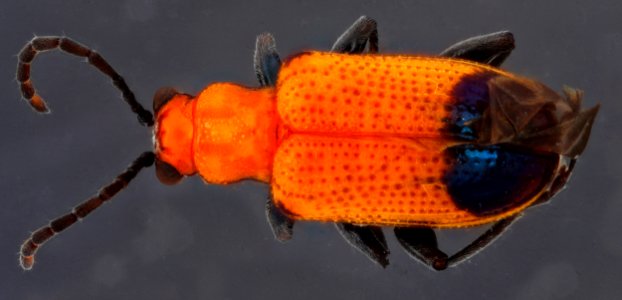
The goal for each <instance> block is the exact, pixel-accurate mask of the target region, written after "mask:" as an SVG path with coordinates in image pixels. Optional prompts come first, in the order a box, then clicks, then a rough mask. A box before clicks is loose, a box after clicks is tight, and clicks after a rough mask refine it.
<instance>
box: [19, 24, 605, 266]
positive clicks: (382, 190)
mask: <svg viewBox="0 0 622 300" xmlns="http://www.w3.org/2000/svg"><path fill="white" fill-rule="evenodd" d="M55 49H60V50H62V51H64V52H67V53H70V54H74V55H77V56H79V57H84V58H86V59H87V61H88V62H89V63H90V64H91V65H93V66H94V67H96V68H97V69H99V70H100V71H101V72H102V73H103V74H105V75H107V76H108V77H110V78H111V79H112V82H113V84H114V85H115V86H116V87H117V88H119V89H120V90H121V92H122V93H123V99H124V100H125V101H126V102H127V103H128V104H129V105H130V107H131V109H132V111H133V112H135V113H136V114H137V116H138V119H139V121H140V123H141V124H143V125H146V126H149V127H153V135H154V150H153V152H151V151H148V152H145V153H143V154H141V155H140V156H139V157H138V158H137V159H136V160H135V161H134V162H133V163H132V164H131V165H130V166H129V167H128V169H127V170H126V171H124V172H123V173H121V174H120V175H119V176H118V177H117V178H115V180H114V181H113V182H112V183H111V184H109V185H107V186H105V187H103V188H102V189H101V190H100V191H99V192H98V193H97V194H96V195H95V196H93V197H92V198H90V199H88V200H86V201H85V202H83V203H82V204H80V205H78V206H76V207H75V208H74V209H73V210H72V211H71V212H70V213H68V214H66V215H64V216H61V217H59V218H57V219H55V220H53V221H52V222H50V223H49V224H48V225H46V226H43V227H41V228H40V229H38V230H36V231H35V232H33V233H32V234H31V236H30V237H29V238H28V239H27V240H26V241H25V242H24V243H23V245H22V247H21V251H20V263H21V266H22V267H23V268H24V269H30V268H32V266H33V264H34V255H35V253H36V252H37V250H38V248H39V247H40V246H41V245H42V244H43V243H44V242H46V241H47V240H49V239H50V238H51V237H53V236H54V235H55V234H57V233H59V232H61V231H63V230H65V229H66V228H67V227H69V226H71V225H72V224H74V223H75V222H76V221H77V220H79V219H82V218H84V217H86V216H87V215H88V214H89V213H91V212H92V211H93V210H95V209H96V208H98V207H99V206H100V205H101V204H103V203H105V202H106V201H107V200H109V199H111V198H112V197H113V196H115V194H116V193H118V192H119V191H120V190H122V189H123V188H125V187H126V186H127V185H128V184H129V182H130V181H131V180H132V179H133V178H134V177H135V176H136V175H137V173H138V172H139V171H140V170H141V169H142V168H144V167H148V166H150V165H152V164H154V163H155V171H156V174H157V177H158V178H159V180H160V181H161V182H162V183H165V184H175V183H177V182H179V181H180V180H181V179H182V178H183V177H185V176H192V175H200V176H201V177H202V178H203V179H204V180H205V181H206V182H207V183H212V184H229V183H234V182H237V181H240V180H244V179H254V180H258V181H261V182H265V183H267V184H269V185H270V187H271V193H270V197H269V200H268V202H267V205H266V214H267V218H268V221H269V224H270V226H271V228H272V230H273V232H274V235H275V237H276V238H277V239H278V240H280V241H285V240H288V239H290V238H291V237H292V233H293V226H294V223H295V222H297V221H321V222H333V223H335V224H336V227H337V228H338V230H339V232H340V233H341V234H342V236H343V237H344V238H345V239H346V240H347V241H348V242H349V243H350V244H351V245H353V246H354V247H356V248H357V249H359V250H360V251H361V252H362V253H364V254H365V255H366V256H367V257H368V258H370V259H371V260H372V261H374V262H376V263H378V264H379V265H381V266H383V267H384V266H386V265H388V263H389V261H388V254H389V250H388V247H387V243H386V240H385V237H384V235H383V232H382V227H393V228H394V233H395V235H396V237H397V239H398V241H399V242H400V244H401V245H402V246H403V248H404V249H405V250H406V251H407V253H408V254H409V255H410V256H412V257H414V258H415V259H417V260H418V261H420V262H422V263H423V264H425V265H427V266H428V267H431V268H434V269H437V270H442V269H445V268H447V267H449V266H454V265H457V264H458V263H460V262H462V261H464V260H465V259H467V258H469V257H470V256H472V255H473V254H475V253H476V252H477V251H478V250H480V249H482V248H483V247H485V246H486V245H488V244H489V243H491V242H492V241H493V240H494V239H495V237H497V236H499V235H500V234H501V233H502V232H503V231H504V230H505V229H506V228H507V227H508V226H509V225H510V224H511V223H512V222H513V221H514V220H516V219H517V217H518V216H520V214H521V212H522V211H524V210H525V209H526V208H528V207H530V206H533V205H535V204H539V203H542V202H546V201H548V200H549V199H550V198H551V197H553V196H554V195H555V194H556V193H557V192H558V191H560V190H561V188H562V187H563V186H564V185H565V184H566V181H567V180H568V178H569V176H570V173H571V172H572V169H573V167H574V165H575V162H576V160H577V158H578V157H579V155H580V154H581V153H582V152H583V150H584V149H585V146H586V144H587V141H588V139H589V134H590V131H591V127H592V124H593V122H594V119H595V117H596V115H597V112H598V108H599V106H598V105H597V106H595V107H593V108H590V109H585V110H582V108H581V101H582V92H580V91H578V90H575V89H571V88H565V89H564V91H563V93H562V94H558V93H556V92H554V91H553V90H551V89H549V88H548V87H546V86H544V85H543V84H541V83H539V82H537V81H534V80H531V79H528V78H524V77H521V76H517V75H514V74H512V73H509V72H506V71H504V70H501V69H499V66H500V65H501V64H502V63H503V61H504V60H505V59H506V58H507V57H508V56H509V55H510V52H511V51H512V50H513V49H514V38H513V35H512V34H511V33H510V32H507V31H502V32H496V33H491V34H487V35H482V36H477V37H473V38H470V39H467V40H464V41H461V42H459V43H457V44H454V45H452V46H450V47H449V48H447V49H446V50H445V51H443V52H442V53H441V54H440V55H438V56H423V55H382V54H379V53H378V31H377V26H376V22H375V21H374V20H373V19H370V18H368V17H365V16H362V17H361V18H359V19H358V20H357V21H356V22H354V24H352V26H350V27H349V28H348V29H347V30H346V31H345V32H344V33H343V34H342V35H341V36H340V37H339V38H338V39H337V41H336V42H335V44H334V45H333V47H332V49H331V51H329V52H322V51H310V52H303V53H299V54H297V55H294V56H292V57H290V58H289V59H287V60H286V61H284V62H281V59H280V57H279V54H278V53H277V50H276V44H275V41H274V38H273V37H272V36H271V35H270V34H268V33H264V34H261V35H259V36H258V38H257V42H256V49H255V55H254V67H255V71H256V74H257V77H258V79H259V83H260V87H253V88H249V87H244V86H241V85H238V84H234V83H213V84H210V85H208V86H207V87H206V88H205V89H203V90H202V91H201V92H199V94H198V95H197V96H192V95H189V94H185V93H180V92H178V91H176V90H175V89H173V88H162V89H160V90H159V91H157V92H156V93H155V96H154V99H153V112H154V114H155V116H153V115H152V114H151V112H149V111H147V110H145V109H144V108H143V107H142V106H141V105H140V104H139V103H138V101H137V100H136V99H135V97H134V94H133V93H132V92H131V90H130V89H129V87H128V85H127V84H126V82H125V81H124V79H123V78H122V77H121V76H120V75H119V74H118V73H117V72H116V71H115V70H114V69H113V68H112V67H111V66H110V65H109V64H108V63H107V62H106V61H105V60H104V59H103V58H102V56H100V55H99V54H98V53H97V52H95V51H93V50H91V49H90V48H88V47H86V46H84V45H81V44H79V43H77V42H75V41H73V40H72V39H70V38H67V37H54V36H51V37H35V38H34V39H33V40H32V41H30V42H29V43H27V44H26V46H25V47H24V48H23V49H22V51H21V53H20V55H19V62H18V67H17V79H18V82H19V84H20V88H21V92H22V95H23V97H24V98H25V99H26V100H27V101H28V102H29V103H30V105H31V106H32V107H33V108H34V109H35V110H36V111H38V112H47V111H48V108H47V104H46V103H45V102H44V101H43V99H42V98H41V97H40V96H39V95H38V94H37V93H36V90H35V88H34V86H33V84H32V82H31V80H30V67H31V63H32V62H33V60H34V58H35V56H36V55H37V53H39V52H42V51H47V50H55ZM488 223H491V224H492V226H491V227H490V229H489V230H488V231H486V232H485V233H484V234H483V235H482V236H480V237H479V238H477V239H476V240H475V241H473V242H472V243H471V244H469V245H467V246H466V247H465V248H463V249H462V250H460V251H458V252H457V253H455V254H453V255H451V256H449V255H447V254H445V253H444V252H443V251H441V250H440V249H439V247H438V245H437V241H436V235H435V232H434V231H433V230H434V229H438V228H459V227H466V226H474V225H481V224H488Z"/></svg>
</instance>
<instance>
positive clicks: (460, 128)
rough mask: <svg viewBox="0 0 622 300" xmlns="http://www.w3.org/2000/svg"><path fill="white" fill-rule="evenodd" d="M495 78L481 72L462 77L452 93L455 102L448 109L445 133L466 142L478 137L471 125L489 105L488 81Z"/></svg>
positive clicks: (492, 74)
mask: <svg viewBox="0 0 622 300" xmlns="http://www.w3.org/2000/svg"><path fill="white" fill-rule="evenodd" d="M494 76H497V75H496V74H494V73H491V72H482V73H478V74H475V75H470V76H466V77H464V78H463V79H462V80H461V81H460V83H458V84H457V85H456V86H455V87H454V89H453V92H452V95H453V98H454V99H455V102H454V103H453V104H452V105H451V106H450V108H449V117H448V118H447V119H446V120H445V121H446V122H447V131H448V132H449V133H450V134H451V135H452V136H456V137H459V138H462V139H466V140H475V139H477V137H478V134H477V130H476V128H474V126H473V123H474V122H475V121H477V120H478V119H480V118H481V117H482V114H483V113H484V111H485V110H486V109H487V108H488V105H489V103H490V99H489V94H488V80H489V79H491V78H492V77H494Z"/></svg>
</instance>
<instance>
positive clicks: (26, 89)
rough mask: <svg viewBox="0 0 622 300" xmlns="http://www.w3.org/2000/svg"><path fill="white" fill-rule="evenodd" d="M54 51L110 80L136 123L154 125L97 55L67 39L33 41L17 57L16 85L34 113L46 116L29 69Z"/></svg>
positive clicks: (127, 89) (36, 39) (143, 109)
mask: <svg viewBox="0 0 622 300" xmlns="http://www.w3.org/2000/svg"><path fill="white" fill-rule="evenodd" d="M57 49H59V50H61V51H63V52H66V53H69V54H73V55H76V56H79V57H85V58H86V59H87V61H88V62H89V64H91V65H92V66H94V67H95V68H97V69H98V70H99V71H100V72H102V73H104V74H105V75H106V76H108V77H110V79H112V83H113V84H114V86H116V87H117V88H118V89H119V90H120V91H121V93H123V100H125V102H127V104H129V105H130V108H131V109H132V111H133V112H134V113H136V114H137V115H138V121H139V122H140V123H141V124H142V125H146V126H152V125H153V115H152V114H151V112H149V111H148V110H145V108H143V106H142V105H140V103H138V101H136V97H135V96H134V93H132V91H131V90H130V88H129V87H128V86H127V84H126V83H125V80H124V79H123V77H121V75H119V73H117V72H116V71H115V70H114V69H113V68H112V67H111V66H110V65H109V64H108V62H106V60H105V59H104V58H103V57H102V56H101V55H99V53H97V52H95V50H92V49H90V48H89V47H87V46H84V45H82V44H80V43H78V42H76V41H74V40H72V39H70V38H68V37H61V36H41V37H35V38H33V39H32V40H31V41H30V42H28V43H27V44H26V45H25V46H24V48H23V49H22V51H20V53H19V61H18V63H17V81H19V85H20V89H21V91H22V97H24V99H25V100H26V101H28V103H29V104H30V106H32V108H33V109H34V110H36V111H38V112H40V113H47V112H49V109H48V107H47V104H46V103H45V101H43V98H41V96H40V95H39V94H37V92H36V90H35V88H34V86H33V84H32V81H31V80H30V65H31V64H32V61H33V60H34V59H35V57H36V56H37V53H39V52H44V51H48V50H57Z"/></svg>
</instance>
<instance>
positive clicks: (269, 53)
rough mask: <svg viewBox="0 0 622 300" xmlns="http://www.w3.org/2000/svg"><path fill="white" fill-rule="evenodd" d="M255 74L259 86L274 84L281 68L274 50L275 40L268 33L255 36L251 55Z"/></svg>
mask: <svg viewBox="0 0 622 300" xmlns="http://www.w3.org/2000/svg"><path fill="white" fill-rule="evenodd" d="M253 58H254V59H253V65H254V67H255V74H257V79H258V80H259V84H260V85H261V86H275V85H276V79H277V77H278V74H279V69H281V58H280V57H279V53H278V52H277V51H276V42H275V41H274V37H273V36H272V35H271V34H270V33H267V32H266V33H262V34H260V35H259V36H257V42H256V43H255V55H254V57H253Z"/></svg>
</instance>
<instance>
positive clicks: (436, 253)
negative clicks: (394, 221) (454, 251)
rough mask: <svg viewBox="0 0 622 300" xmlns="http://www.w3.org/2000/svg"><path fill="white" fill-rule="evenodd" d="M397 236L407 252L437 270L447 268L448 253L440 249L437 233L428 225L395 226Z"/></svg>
mask: <svg viewBox="0 0 622 300" xmlns="http://www.w3.org/2000/svg"><path fill="white" fill-rule="evenodd" d="M394 232H395V237H396V238H397V240H398V241H399V242H400V244H401V245H402V247H403V248H404V250H406V253H408V254H409V255H410V256H412V257H413V258H415V259H417V260H418V261H420V262H421V263H423V264H424V265H426V266H428V267H432V268H434V269H435V270H443V269H445V268H447V259H448V257H447V254H445V253H444V252H443V251H441V250H440V249H438V242H437V241H436V234H435V233H434V230H432V228H427V227H395V229H394Z"/></svg>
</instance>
